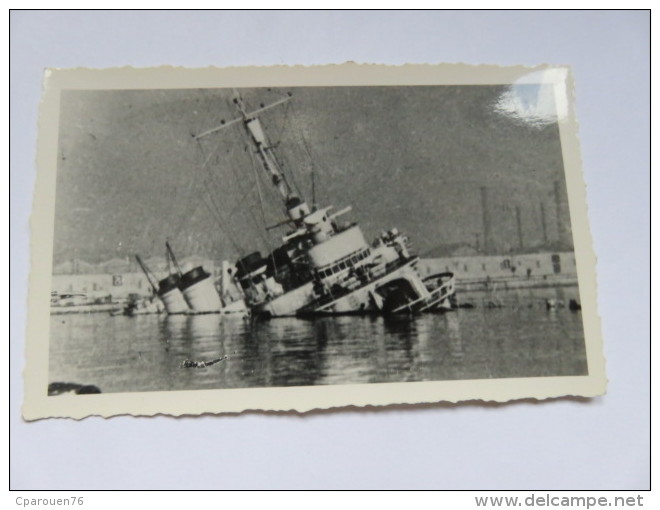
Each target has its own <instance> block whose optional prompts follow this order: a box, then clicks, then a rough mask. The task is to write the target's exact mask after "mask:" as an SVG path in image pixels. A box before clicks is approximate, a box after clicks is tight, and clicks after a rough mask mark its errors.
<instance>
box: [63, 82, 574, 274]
mask: <svg viewBox="0 0 660 510" xmlns="http://www.w3.org/2000/svg"><path fill="white" fill-rule="evenodd" d="M240 93H241V96H242V97H243V99H244V101H245V103H246V105H247V108H248V110H255V109H257V108H259V107H260V105H261V104H266V105H267V104H270V103H273V102H275V101H278V100H280V99H282V98H284V97H288V94H290V95H291V99H290V100H289V101H288V102H286V103H284V104H282V105H280V106H276V107H274V108H272V109H269V110H267V111H266V112H264V113H263V114H262V115H261V116H260V118H261V121H262V124H263V126H264V128H265V130H266V131H267V133H268V135H269V137H270V139H271V142H272V143H273V146H274V147H275V149H274V150H275V152H276V154H277V157H278V158H279V160H280V162H281V163H282V166H283V170H284V172H285V173H286V175H287V178H288V180H289V182H290V183H292V185H293V186H294V187H295V188H297V189H298V190H299V191H300V193H301V195H303V197H304V198H305V199H306V200H307V201H308V202H310V203H312V202H313V201H314V202H315V203H316V204H317V205H318V206H320V207H324V206H328V205H332V206H334V207H335V209H336V210H339V209H342V208H344V207H346V206H348V205H350V206H352V208H353V210H352V212H351V213H349V214H348V215H347V216H346V219H350V220H354V221H358V222H359V223H360V225H361V226H362V228H363V231H364V232H365V235H366V237H367V239H371V238H373V237H374V236H376V235H377V234H378V233H379V232H380V231H382V230H388V229H391V228H392V227H396V228H398V229H399V230H400V231H402V232H404V233H406V234H407V235H408V236H409V237H410V238H411V241H412V243H413V246H414V248H415V251H416V252H417V253H419V254H420V255H434V256H438V255H444V254H447V253H449V251H451V250H453V249H455V248H456V247H458V246H469V247H471V248H473V249H479V250H483V248H484V225H483V214H482V203H481V188H483V187H485V188H486V189H487V195H488V211H487V214H488V217H489V222H490V228H491V231H492V236H493V240H492V245H493V246H492V251H493V252H497V253H509V252H511V251H512V250H515V249H519V245H520V241H521V240H520V235H519V232H518V227H517V223H516V209H518V210H519V211H520V218H521V233H522V244H523V249H524V250H528V251H533V250H541V249H544V233H543V224H542V221H541V214H542V213H541V207H542V206H543V208H544V210H545V211H544V212H545V217H546V222H545V223H546V232H545V237H547V239H548V244H547V245H546V246H545V247H548V245H552V244H554V245H556V244H557V242H558V240H559V238H560V236H561V234H560V233H559V230H560V229H565V230H564V231H565V232H570V226H569V225H568V222H569V219H568V207H567V205H566V204H567V201H566V191H565V180H564V174H563V163H562V155H561V144H560V140H559V131H558V127H557V122H556V121H557V119H556V114H555V107H554V99H553V97H554V96H553V94H552V89H550V88H549V86H545V85H538V84H518V85H514V86H474V85H471V86H435V87H430V86H429V87H332V88H330V87H307V88H289V89H265V88H263V89H242V90H240ZM233 94H234V92H233V91H232V90H229V89H185V90H171V89H163V90H109V91H96V90H89V91H85V90H83V91H80V90H75V91H74V90H65V91H63V92H62V97H61V107H60V128H59V154H58V165H57V168H58V170H57V189H56V211H55V243H54V253H53V259H54V263H55V264H58V263H60V262H63V261H66V260H70V259H72V258H77V259H82V260H85V261H88V262H92V263H96V262H101V261H105V260H109V259H113V258H127V257H132V256H133V255H134V254H136V253H137V254H140V255H142V256H143V257H145V258H148V257H152V256H162V255H163V254H164V244H165V241H166V240H169V241H170V243H171V244H172V246H173V248H174V250H175V252H176V254H177V255H178V256H179V257H186V256H189V255H200V256H203V257H208V258H211V259H216V260H221V259H229V260H234V259H236V258H238V257H239V256H242V255H245V254H247V253H250V252H252V251H256V250H260V251H262V252H266V251H268V249H272V248H274V247H276V246H277V245H278V243H279V239H278V238H280V237H281V236H282V235H284V234H286V229H285V228H276V229H272V230H270V231H268V232H267V231H266V230H265V226H269V225H274V224H276V223H278V222H279V221H281V220H282V219H283V218H284V211H283V208H282V204H281V201H280V200H279V198H278V195H277V194H276V193H275V190H274V188H273V186H272V184H270V182H269V180H268V176H267V175H266V172H265V171H264V170H263V168H262V167H261V166H259V165H258V164H257V163H256V161H257V159H256V155H255V154H254V147H252V146H251V145H250V143H249V140H248V138H247V137H246V134H245V131H244V129H243V127H242V125H241V124H240V123H237V124H234V125H232V126H228V127H225V128H224V129H222V130H220V131H217V132H215V133H213V134H211V135H208V136H206V137H204V138H202V139H201V140H195V138H194V136H195V135H198V134H200V133H202V132H204V131H207V130H209V129H212V128H214V127H217V126H219V125H221V122H222V121H223V120H224V121H229V120H231V119H234V118H236V117H237V112H236V109H235V107H234V105H233V104H232V102H231V99H232V97H233ZM556 181H559V182H560V183H561V185H560V202H561V205H560V209H559V223H560V225H558V221H557V209H556V207H555V198H554V185H555V184H554V183H555V182H556ZM312 183H313V185H312ZM564 238H565V241H566V242H565V243H564V244H568V245H569V246H568V247H570V235H569V236H564Z"/></svg>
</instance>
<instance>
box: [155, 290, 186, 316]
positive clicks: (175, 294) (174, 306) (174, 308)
mask: <svg viewBox="0 0 660 510" xmlns="http://www.w3.org/2000/svg"><path fill="white" fill-rule="evenodd" d="M159 297H160V299H161V301H162V302H163V305H164V306H165V311H166V312H167V313H168V314H169V315H176V314H182V313H187V312H188V304H187V303H186V300H185V299H184V298H183V294H181V291H180V290H179V289H178V288H176V287H174V288H173V289H170V290H169V291H167V292H165V293H163V294H161V295H160V296H159Z"/></svg>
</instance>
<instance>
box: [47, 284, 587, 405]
mask: <svg viewBox="0 0 660 510" xmlns="http://www.w3.org/2000/svg"><path fill="white" fill-rule="evenodd" d="M459 297H460V302H462V303H464V304H470V305H472V306H473V308H461V309H458V310H454V311H451V312H447V313H444V314H428V315H420V316H413V317H410V316H389V317H382V316H343V317H323V318H315V319H297V318H278V319H271V320H267V321H254V320H250V319H249V318H245V317H242V316H239V315H234V316H232V315H225V316H220V315H213V314H210V315H197V316H185V315H179V316H166V315H145V316H137V317H126V316H116V317H113V316H110V315H109V314H102V313H94V314H76V315H67V316H58V315H53V316H51V319H50V321H51V324H50V352H49V383H54V382H67V383H78V384H85V385H95V386H97V387H98V388H99V389H100V390H101V391H102V392H103V393H111V392H132V391H169V390H193V389H222V388H248V387H277V386H309V385H323V384H360V383H381V382H406V381H442V380H457V379H484V378H510V377H541V376H567V375H586V374H587V361H586V353H585V345H584V335H583V328H582V314H581V312H580V311H575V310H570V309H569V308H568V306H562V304H564V305H567V304H568V302H569V300H570V299H576V300H579V297H578V288H577V287H576V286H575V287H573V286H568V287H556V288H545V289H519V290H516V291H501V292H498V293H497V294H494V293H492V292H491V293H488V292H473V293H470V294H461V295H460V296H459ZM548 300H555V301H554V302H556V303H557V304H558V305H557V306H556V307H550V308H548V306H547V303H548ZM554 302H553V303H554ZM225 356H226V359H223V360H222V361H220V362H217V363H216V364H213V365H211V366H208V367H205V368H183V367H182V362H183V361H184V360H186V359H188V360H194V361H210V360H214V359H218V358H223V357H225Z"/></svg>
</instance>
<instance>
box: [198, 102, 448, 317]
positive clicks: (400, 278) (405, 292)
mask: <svg viewBox="0 0 660 510" xmlns="http://www.w3.org/2000/svg"><path fill="white" fill-rule="evenodd" d="M290 98H291V94H289V97H286V98H284V99H281V100H279V101H276V102H275V103H273V104H271V105H268V106H264V105H263V104H262V105H261V107H260V108H259V109H258V110H255V111H252V112H248V110H247V108H246V106H245V104H244V102H243V99H242V97H241V96H240V95H239V94H238V93H236V94H235V97H234V100H233V102H234V104H235V106H236V108H237V110H238V112H239V117H237V118H235V119H233V120H231V121H228V122H225V121H224V120H223V121H222V123H221V125H220V126H218V127H215V128H213V129H210V130H208V131H206V132H204V133H201V134H199V135H197V136H196V137H195V140H196V141H200V140H202V139H204V138H205V137H207V136H209V135H211V134H214V133H217V132H218V131H220V130H222V129H224V128H227V127H228V126H231V125H234V124H239V123H240V124H242V125H243V127H244V129H245V133H246V135H247V137H248V139H249V140H250V142H251V143H252V144H253V145H254V147H255V149H256V151H255V152H256V154H257V155H258V158H259V160H260V162H261V165H262V166H263V169H264V170H265V171H266V173H267V174H268V176H269V177H270V179H271V181H272V183H273V185H274V186H275V188H276V190H277V192H278V193H279V195H280V198H281V199H282V202H283V204H284V209H285V212H286V218H285V219H284V220H282V221H279V222H278V223H277V224H276V225H274V226H272V227H268V228H267V230H269V229H272V228H278V227H282V226H288V227H289V230H288V232H287V233H286V234H285V235H284V236H283V237H282V242H283V244H282V245H281V246H279V247H278V248H276V249H275V250H273V251H272V252H271V253H269V254H268V255H267V256H266V257H262V255H261V253H260V252H254V253H251V254H249V255H247V256H245V257H242V258H241V259H240V260H239V261H238V262H237V264H236V265H237V272H236V273H235V274H234V276H235V279H236V281H237V282H238V283H239V285H240V287H241V288H242V291H243V292H244V294H245V300H246V302H247V304H248V306H249V307H250V308H251V309H252V310H253V312H256V314H257V315H261V316H266V317H281V316H293V315H331V314H351V313H369V312H384V313H402V312H403V313H416V312H426V311H439V310H448V309H450V308H451V307H452V301H453V299H454V277H453V274H451V273H439V274H435V275H431V276H429V277H427V278H424V279H422V278H421V276H420V274H419V271H418V269H417V264H418V261H419V258H418V257H417V256H415V255H413V254H412V253H411V252H410V244H409V241H408V238H407V237H406V236H404V235H403V234H401V233H399V231H398V230H397V229H391V230H390V231H388V232H383V233H382V234H381V235H380V236H379V237H378V238H377V239H376V240H375V241H374V242H373V243H372V244H371V245H369V244H368V243H367V242H366V240H365V238H364V235H363V234H362V231H361V229H360V227H359V225H358V224H357V223H355V222H342V223H340V222H339V217H340V216H343V215H344V214H346V213H348V212H349V211H350V210H351V208H350V207H346V208H344V209H342V210H340V211H337V212H335V213H331V212H330V211H331V209H332V207H331V206H330V207H324V208H317V207H316V205H313V207H311V208H310V206H309V205H308V204H307V202H305V201H304V200H303V198H302V197H301V196H300V193H299V192H294V190H293V188H292V187H291V186H290V184H289V182H288V181H287V176H286V175H285V174H284V173H283V171H282V166H281V164H280V162H279V160H278V158H277V157H276V155H275V151H274V145H273V144H272V143H271V142H270V140H269V139H268V137H267V136H266V133H265V131H264V129H263V126H262V124H261V121H260V119H259V117H258V116H257V115H258V114H260V113H262V112H264V111H266V110H268V109H270V108H273V107H275V106H277V105H280V104H283V103H285V102H287V101H289V100H290ZM262 211H263V207H262Z"/></svg>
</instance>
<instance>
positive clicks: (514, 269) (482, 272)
mask: <svg viewBox="0 0 660 510" xmlns="http://www.w3.org/2000/svg"><path fill="white" fill-rule="evenodd" d="M419 270H420V273H421V274H422V276H428V275H431V274H434V273H442V272H452V273H454V275H455V277H456V290H457V291H458V292H460V291H472V290H475V291H476V290H491V289H493V288H494V287H499V288H502V289H515V288H527V287H551V286H559V285H577V271H576V265H575V254H574V253H573V252H559V253H525V254H516V255H481V256H479V255H476V256H474V255H471V256H456V257H443V258H422V259H420V261H419Z"/></svg>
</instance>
